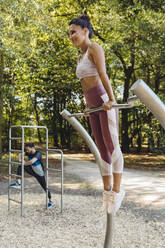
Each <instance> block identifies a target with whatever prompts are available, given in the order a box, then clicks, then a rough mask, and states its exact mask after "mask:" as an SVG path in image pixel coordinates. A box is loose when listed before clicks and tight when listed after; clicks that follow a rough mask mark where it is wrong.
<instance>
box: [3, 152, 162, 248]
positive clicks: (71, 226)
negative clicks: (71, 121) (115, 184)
mask: <svg viewBox="0 0 165 248" xmlns="http://www.w3.org/2000/svg"><path fill="white" fill-rule="evenodd" d="M52 158H53V155H52ZM86 159H88V160H85V158H84V156H83V157H82V155H74V154H70V155H69V154H67V155H65V180H64V182H65V183H64V185H65V195H64V209H63V213H62V214H61V213H60V175H59V173H58V175H56V176H54V175H53V174H51V175H50V177H49V183H50V186H51V189H52V194H53V202H54V207H53V208H52V209H51V210H45V194H44V193H43V191H42V189H41V188H40V187H39V185H38V184H37V182H36V181H35V179H33V178H31V177H27V178H26V179H25V199H24V217H23V218H21V217H20V206H18V205H17V204H15V203H11V210H10V211H9V212H8V210H7V182H6V181H5V180H3V181H2V182H1V183H0V206H1V211H0V222H1V224H0V247H2V248H9V247H13V248H24V247H26V248H34V247H35V248H50V247H52V246H53V247H55V248H77V247H78V248H94V247H96V248H102V247H103V243H104V237H105V225H106V214H105V213H104V212H102V211H101V204H102V180H101V177H100V174H99V170H98V168H97V165H96V164H95V163H94V162H93V158H92V157H91V158H89V157H88V158H86ZM164 178H165V171H163V170H159V171H149V170H147V171H145V170H137V169H136V170H135V169H131V168H126V169H125V171H124V175H123V181H122V187H123V189H124V190H125V191H126V197H125V199H124V202H123V204H122V207H121V209H120V210H119V212H118V213H117V215H116V217H115V231H114V239H113V247H115V248H165V238H164V233H165V191H164V188H165V180H164ZM53 189H54V191H53ZM13 197H14V198H16V199H18V198H19V197H20V195H19V193H18V191H16V190H13Z"/></svg>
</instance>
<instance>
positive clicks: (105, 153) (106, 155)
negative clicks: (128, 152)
mask: <svg viewBox="0 0 165 248" xmlns="http://www.w3.org/2000/svg"><path fill="white" fill-rule="evenodd" d="M84 95H85V99H86V102H87V105H88V107H89V108H95V107H98V106H101V105H102V104H103V103H104V102H107V101H108V100H109V98H108V95H107V93H106V91H105V89H104V87H103V85H102V84H99V85H97V86H95V87H93V88H92V89H90V90H89V91H87V92H85V93H84ZM89 120H90V125H91V129H92V133H93V135H94V138H95V142H96V144H97V147H98V149H99V152H100V155H101V161H102V164H101V171H102V175H103V176H107V175H112V172H114V173H122V172H123V155H122V152H121V149H120V144H119V137H118V110H115V109H111V110H107V111H104V110H101V111H97V112H94V113H91V114H90V115H89Z"/></svg>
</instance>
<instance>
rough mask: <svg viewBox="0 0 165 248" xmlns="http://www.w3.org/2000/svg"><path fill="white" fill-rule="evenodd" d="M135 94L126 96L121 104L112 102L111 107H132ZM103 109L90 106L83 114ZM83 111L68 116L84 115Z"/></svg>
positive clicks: (135, 97) (135, 98)
mask: <svg viewBox="0 0 165 248" xmlns="http://www.w3.org/2000/svg"><path fill="white" fill-rule="evenodd" d="M137 99H138V98H137V96H135V95H134V96H131V97H129V98H128V100H127V103H123V104H113V105H112V108H117V109H125V108H132V107H133V106H134V102H135V100H137ZM100 110H103V108H102V106H100V107H97V108H91V109H86V110H85V114H90V113H94V112H97V111H100ZM85 114H84V113H73V114H70V115H69V117H80V116H84V115H85Z"/></svg>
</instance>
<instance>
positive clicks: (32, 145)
mask: <svg viewBox="0 0 165 248" xmlns="http://www.w3.org/2000/svg"><path fill="white" fill-rule="evenodd" d="M34 146H35V145H34V144H33V143H26V144H25V147H30V148H32V147H34Z"/></svg>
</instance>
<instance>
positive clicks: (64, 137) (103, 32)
mask: <svg viewBox="0 0 165 248" xmlns="http://www.w3.org/2000/svg"><path fill="white" fill-rule="evenodd" d="M84 11H86V12H87V14H88V15H89V16H90V18H91V23H92V24H93V31H94V37H93V39H92V41H96V42H98V43H99V44H100V45H101V46H102V47H103V49H104V51H105V56H106V66H107V73H108V76H109V77H110V79H111V83H112V86H113V89H114V92H115V96H116V99H117V102H118V103H122V102H126V101H127V98H128V97H129V95H131V94H130V92H129V88H130V87H131V85H132V84H133V83H134V82H135V81H136V80H138V79H140V78H142V79H143V80H144V81H145V82H146V83H147V84H148V85H149V87H151V88H152V90H153V91H154V92H155V93H156V94H157V95H158V96H159V97H160V99H161V100H162V101H163V102H165V20H164V16H165V15H164V14H165V1H164V0H157V1H155V0H111V1H110V0H83V1H82V0H31V1H29V0H14V1H13V0H0V154H1V157H2V155H3V154H4V153H5V152H7V151H8V145H9V144H8V143H9V142H8V141H9V127H10V126H11V125H40V126H41V125H44V126H47V127H48V129H49V144H50V145H51V146H53V147H58V148H61V149H69V150H76V151H82V150H84V151H88V148H87V147H86V145H85V143H84V141H83V140H82V138H81V137H80V136H79V135H78V133H77V132H76V131H75V130H74V129H73V128H72V127H71V126H70V125H69V124H68V123H67V122H66V121H65V120H64V119H63V118H62V116H61V115H60V112H61V111H62V110H63V109H67V110H68V111H70V112H81V111H82V110H83V109H84V108H85V101H84V97H83V94H82V90H81V85H80V82H79V81H78V79H77V78H76V75H75V69H76V61H77V56H78V53H79V52H80V51H77V49H76V48H74V47H73V45H72V44H71V41H70V40H69V36H68V24H69V22H70V20H71V19H72V18H74V17H77V16H79V15H80V14H82V13H84ZM80 122H81V123H82V125H83V126H84V127H85V129H86V130H87V131H88V132H89V133H90V134H91V129H90V126H89V121H88V118H81V119H80ZM20 135H21V133H20V130H16V131H15V134H13V136H20ZM25 135H26V137H28V138H27V139H30V141H32V142H34V141H35V142H36V143H43V142H44V137H45V136H44V133H43V131H42V130H38V131H37V132H36V133H35V135H34V133H33V131H32V130H31V129H28V130H26V133H25ZM31 137H33V138H31ZM164 137H165V131H164V130H163V128H162V127H161V125H160V124H159V122H158V121H157V120H156V119H155V118H154V116H153V115H152V113H151V112H150V111H149V110H148V109H147V108H146V107H145V106H144V105H143V104H142V103H140V102H139V101H138V102H136V104H135V107H134V108H132V109H127V110H122V111H120V143H121V147H122V151H123V152H124V153H130V152H138V153H140V152H144V151H145V152H154V153H157V154H165V149H164V147H165V138H164Z"/></svg>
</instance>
